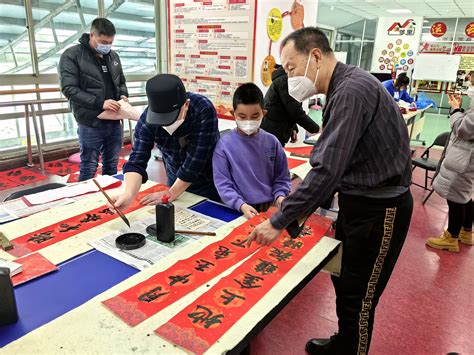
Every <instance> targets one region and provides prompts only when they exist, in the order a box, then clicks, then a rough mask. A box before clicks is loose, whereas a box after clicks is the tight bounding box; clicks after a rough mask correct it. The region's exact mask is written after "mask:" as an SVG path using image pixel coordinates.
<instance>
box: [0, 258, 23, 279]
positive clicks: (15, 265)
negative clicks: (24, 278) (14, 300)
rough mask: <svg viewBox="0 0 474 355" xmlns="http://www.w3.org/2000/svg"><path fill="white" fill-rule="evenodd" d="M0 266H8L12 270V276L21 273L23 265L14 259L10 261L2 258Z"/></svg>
mask: <svg viewBox="0 0 474 355" xmlns="http://www.w3.org/2000/svg"><path fill="white" fill-rule="evenodd" d="M0 267H6V268H7V269H9V270H10V276H13V275H16V274H19V273H20V272H22V270H23V267H22V265H21V264H18V263H15V262H13V261H8V260H5V259H1V258H0Z"/></svg>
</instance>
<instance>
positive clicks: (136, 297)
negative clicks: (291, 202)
mask: <svg viewBox="0 0 474 355" xmlns="http://www.w3.org/2000/svg"><path fill="white" fill-rule="evenodd" d="M270 215H271V212H270V211H267V212H265V213H260V214H259V215H258V216H256V217H254V218H252V219H250V220H248V221H247V222H245V223H243V224H242V225H240V226H238V227H237V228H236V229H234V230H233V231H232V232H231V233H230V234H229V235H228V236H226V237H225V238H224V239H223V240H220V241H218V242H215V243H213V244H210V245H208V246H207V247H205V248H204V249H203V250H201V251H200V252H198V253H197V254H195V255H193V256H191V257H189V258H187V259H184V260H180V261H178V262H177V263H176V264H174V265H173V266H171V267H169V268H168V269H167V270H164V271H162V272H159V273H157V274H155V275H153V276H152V277H150V278H149V279H147V280H145V281H143V282H141V283H139V284H138V285H136V286H134V287H132V288H130V289H128V290H126V291H124V292H122V293H120V294H119V295H117V296H115V297H113V298H110V299H108V300H106V301H104V302H103V304H104V305H105V306H106V307H107V308H109V309H110V310H111V311H112V312H113V313H115V315H117V316H118V317H119V318H121V319H122V320H123V321H124V322H125V323H127V324H128V325H130V326H135V325H137V324H139V323H141V322H143V321H144V320H145V319H147V318H150V317H151V316H153V315H154V314H156V313H157V312H159V311H161V310H162V309H164V308H165V307H167V306H169V305H170V304H172V303H173V302H176V301H177V300H178V299H180V298H182V297H183V296H185V295H187V294H188V293H189V292H191V291H193V290H195V289H196V288H198V287H199V286H201V285H203V284H205V283H206V282H208V281H209V280H211V279H213V278H214V277H216V276H218V275H220V274H221V273H222V272H224V271H225V270H227V269H228V268H229V267H231V266H232V265H235V264H236V263H237V262H239V261H240V260H242V259H244V258H246V257H247V256H249V255H250V254H252V253H253V252H254V251H255V250H257V249H258V246H257V245H256V244H255V243H253V245H252V246H251V247H250V248H246V246H245V243H246V242H247V237H248V235H249V234H250V233H251V232H252V231H253V229H254V228H255V226H256V225H257V224H259V223H261V222H263V221H264V220H265V219H268V218H269V217H270Z"/></svg>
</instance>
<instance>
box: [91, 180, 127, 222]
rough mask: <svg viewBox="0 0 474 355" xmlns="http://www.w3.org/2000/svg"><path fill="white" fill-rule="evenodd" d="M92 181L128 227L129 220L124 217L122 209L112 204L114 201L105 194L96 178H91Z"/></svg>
mask: <svg viewBox="0 0 474 355" xmlns="http://www.w3.org/2000/svg"><path fill="white" fill-rule="evenodd" d="M92 181H94V184H96V185H97V187H98V188H99V190H100V192H102V193H103V194H104V196H105V198H106V199H107V201H109V203H110V204H111V205H112V207H113V208H114V210H116V211H117V213H118V215H119V216H120V218H122V221H124V222H125V224H126V225H127V226H128V228H130V222H129V221H128V219H127V217H125V215H124V214H123V212H122V211H120V210H119V209H118V208H117V207H115V205H114V202H113V201H112V199H111V198H110V197H109V195H107V193H106V192H105V191H104V189H103V188H102V187H101V186H100V185H99V183H98V182H97V180H96V179H92Z"/></svg>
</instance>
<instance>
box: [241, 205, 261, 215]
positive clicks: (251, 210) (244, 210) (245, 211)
mask: <svg viewBox="0 0 474 355" xmlns="http://www.w3.org/2000/svg"><path fill="white" fill-rule="evenodd" d="M240 212H242V213H243V214H244V216H245V217H247V218H249V219H250V218H252V217H255V216H257V215H258V212H257V210H256V209H255V208H253V207H252V206H250V205H249V204H246V203H244V204H243V205H242V206H240Z"/></svg>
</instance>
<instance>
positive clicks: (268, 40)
mask: <svg viewBox="0 0 474 355" xmlns="http://www.w3.org/2000/svg"><path fill="white" fill-rule="evenodd" d="M317 10H318V1H317V0H272V1H259V2H258V9H257V26H256V33H258V34H259V40H258V41H257V42H256V48H255V67H254V71H255V84H257V85H258V86H259V87H260V89H262V91H263V92H265V91H266V90H267V89H268V87H269V86H270V85H271V83H272V74H273V71H274V70H275V64H281V59H280V43H281V41H282V40H283V39H284V38H285V37H286V36H287V35H289V34H290V33H291V32H293V31H296V30H299V29H300V28H303V27H305V26H316V17H317ZM264 34H265V35H264Z"/></svg>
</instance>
